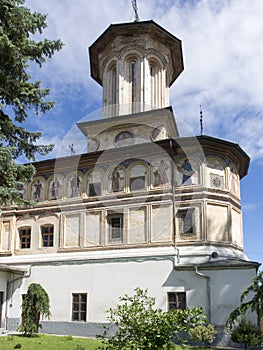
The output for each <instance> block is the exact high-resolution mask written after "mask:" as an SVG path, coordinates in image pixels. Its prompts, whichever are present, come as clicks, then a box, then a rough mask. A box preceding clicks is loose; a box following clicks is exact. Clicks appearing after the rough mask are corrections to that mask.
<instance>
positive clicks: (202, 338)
mask: <svg viewBox="0 0 263 350" xmlns="http://www.w3.org/2000/svg"><path fill="white" fill-rule="evenodd" d="M215 333H216V331H215V328H214V326H213V325H212V324H208V325H207V326H205V325H198V326H196V327H194V328H191V329H190V330H189V332H188V334H189V337H190V339H191V340H192V341H194V342H200V343H202V344H203V346H204V348H205V347H206V345H207V344H211V343H212V342H213V340H214V339H215Z"/></svg>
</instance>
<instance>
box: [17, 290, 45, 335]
mask: <svg viewBox="0 0 263 350" xmlns="http://www.w3.org/2000/svg"><path fill="white" fill-rule="evenodd" d="M41 316H42V317H48V318H49V317H50V305H49V296H48V294H47V292H46V291H45V289H44V288H43V287H42V286H41V285H40V284H38V283H31V284H30V286H29V287H28V290H27V293H26V295H25V298H24V300H23V303H22V320H23V322H22V325H21V326H20V327H19V330H20V331H21V332H23V334H24V335H25V336H32V335H33V334H34V333H38V330H39V328H41V325H40V317H41Z"/></svg>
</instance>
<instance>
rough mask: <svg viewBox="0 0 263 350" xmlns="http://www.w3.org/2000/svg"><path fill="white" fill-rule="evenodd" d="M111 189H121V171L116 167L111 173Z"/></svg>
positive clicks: (113, 190)
mask: <svg viewBox="0 0 263 350" xmlns="http://www.w3.org/2000/svg"><path fill="white" fill-rule="evenodd" d="M111 189H112V192H119V191H120V173H119V172H118V170H117V169H116V168H115V169H114V170H113V172H112V174H111Z"/></svg>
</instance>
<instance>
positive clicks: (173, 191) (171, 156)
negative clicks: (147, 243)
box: [170, 140, 179, 259]
mask: <svg viewBox="0 0 263 350" xmlns="http://www.w3.org/2000/svg"><path fill="white" fill-rule="evenodd" d="M170 150H171V154H170V158H171V159H172V197H173V198H172V205H173V221H172V222H173V236H174V247H175V249H176V226H175V214H176V209H175V199H174V197H175V189H174V157H173V155H172V152H173V143H172V140H170ZM178 253H179V251H178V250H177V259H178Z"/></svg>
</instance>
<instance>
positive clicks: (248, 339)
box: [231, 316, 260, 350]
mask: <svg viewBox="0 0 263 350" xmlns="http://www.w3.org/2000/svg"><path fill="white" fill-rule="evenodd" d="M237 322H238V324H237V326H235V328H233V329H232V331H231V339H232V340H233V342H235V343H240V344H244V346H245V350H246V349H247V346H248V345H252V346H256V345H259V344H260V331H259V329H256V328H255V325H254V324H253V323H252V322H251V321H250V320H246V318H245V316H241V317H240V318H239V319H238V320H237Z"/></svg>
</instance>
